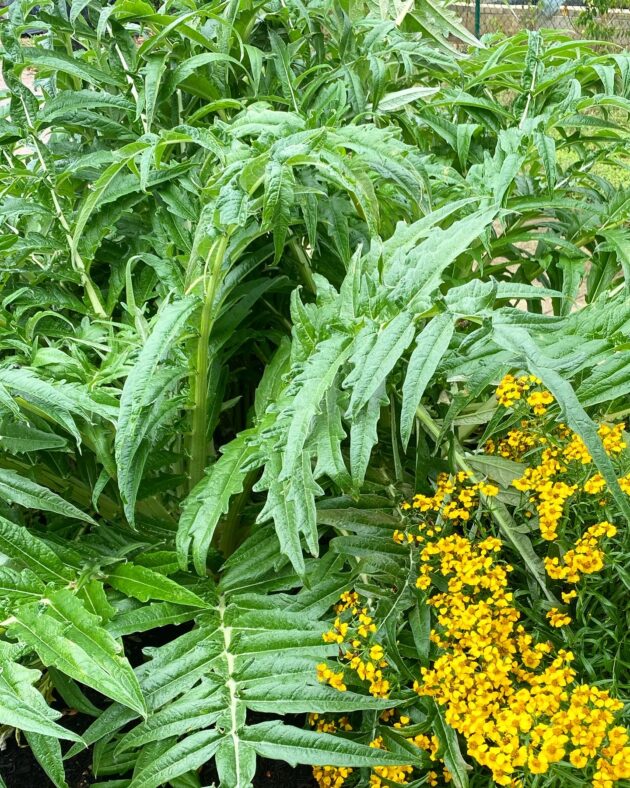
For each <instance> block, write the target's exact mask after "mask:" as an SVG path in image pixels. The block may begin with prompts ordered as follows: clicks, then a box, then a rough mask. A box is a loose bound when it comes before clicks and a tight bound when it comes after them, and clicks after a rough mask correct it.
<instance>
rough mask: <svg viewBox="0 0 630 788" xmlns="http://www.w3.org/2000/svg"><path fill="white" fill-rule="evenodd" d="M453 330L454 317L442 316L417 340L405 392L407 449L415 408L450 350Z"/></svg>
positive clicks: (403, 425) (402, 429) (404, 437)
mask: <svg viewBox="0 0 630 788" xmlns="http://www.w3.org/2000/svg"><path fill="white" fill-rule="evenodd" d="M454 330H455V322H454V320H453V315H451V314H450V313H449V312H443V313H442V314H441V315H438V316H437V317H434V318H433V320H431V322H430V323H428V324H427V325H426V326H425V327H424V329H423V330H422V331H421V332H420V333H419V334H418V336H417V337H416V347H415V348H414V351H413V353H412V354H411V358H410V359H409V364H408V366H407V374H406V375H405V380H404V383H403V389H402V408H401V410H400V436H401V438H402V443H403V448H404V449H406V448H407V445H408V443H409V438H410V437H411V430H412V428H413V422H414V419H415V416H416V408H417V407H418V405H419V404H420V401H421V400H422V395H423V394H424V391H425V389H426V387H427V386H428V384H429V383H430V382H431V378H432V377H433V375H434V374H435V370H436V369H437V367H438V364H439V363H440V361H441V360H442V356H443V355H444V354H445V353H446V351H447V350H448V345H449V342H450V341H451V337H452V336H453V332H454Z"/></svg>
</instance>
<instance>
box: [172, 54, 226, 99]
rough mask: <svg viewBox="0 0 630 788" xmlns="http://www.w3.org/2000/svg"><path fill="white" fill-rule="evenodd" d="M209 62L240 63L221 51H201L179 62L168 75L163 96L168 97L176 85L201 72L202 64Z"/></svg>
mask: <svg viewBox="0 0 630 788" xmlns="http://www.w3.org/2000/svg"><path fill="white" fill-rule="evenodd" d="M210 63H232V64H233V65H235V66H240V65H241V64H240V63H239V61H238V60H235V59H234V58H233V57H230V56H229V55H225V54H223V53H222V52H203V53H202V54H200V55H194V56H193V57H190V58H188V59H186V60H183V61H182V62H181V63H179V64H178V65H177V68H175V69H174V70H173V71H172V73H171V74H170V75H169V77H168V80H167V82H166V86H165V95H164V97H165V98H168V96H170V95H171V94H172V93H173V92H174V91H175V89H176V88H177V86H178V85H179V84H181V83H182V82H183V81H184V80H186V79H188V77H190V76H192V75H193V74H201V73H202V72H201V69H202V68H203V66H207V65H209V64H210Z"/></svg>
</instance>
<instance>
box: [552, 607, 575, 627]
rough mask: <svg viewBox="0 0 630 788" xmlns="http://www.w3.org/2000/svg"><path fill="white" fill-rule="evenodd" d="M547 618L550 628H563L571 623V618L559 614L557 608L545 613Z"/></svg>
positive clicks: (564, 614)
mask: <svg viewBox="0 0 630 788" xmlns="http://www.w3.org/2000/svg"><path fill="white" fill-rule="evenodd" d="M547 618H548V619H549V623H550V624H551V626H552V627H565V626H567V624H570V623H571V616H567V615H566V613H561V612H560V611H559V610H558V608H557V607H552V608H551V610H550V611H549V612H548V613H547Z"/></svg>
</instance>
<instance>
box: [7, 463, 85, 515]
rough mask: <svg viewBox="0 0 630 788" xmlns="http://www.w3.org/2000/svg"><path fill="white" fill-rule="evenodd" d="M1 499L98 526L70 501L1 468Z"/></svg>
mask: <svg viewBox="0 0 630 788" xmlns="http://www.w3.org/2000/svg"><path fill="white" fill-rule="evenodd" d="M0 498H3V499H4V500H5V501H8V502H9V503H17V504H18V505H19V506H25V507H26V508H28V509H39V510H42V511H44V512H53V513H54V514H59V515H62V516H64V517H70V518H72V519H74V520H82V521H83V522H84V523H92V524H93V525H95V524H96V523H95V522H94V520H93V519H92V518H91V517H90V515H89V514H85V513H84V512H82V511H81V510H80V509H77V507H76V506H73V505H72V504H71V503H68V501H64V499H63V498H62V497H61V496H60V495H57V493H54V492H52V491H51V490H48V489H47V488H46V487H42V486H41V485H40V484H37V483H36V482H32V481H31V480H30V479H25V478H24V477H23V476H20V475H19V474H18V473H16V472H15V471H9V470H5V469H3V468H0Z"/></svg>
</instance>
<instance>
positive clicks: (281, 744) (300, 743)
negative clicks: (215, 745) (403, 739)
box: [241, 721, 421, 767]
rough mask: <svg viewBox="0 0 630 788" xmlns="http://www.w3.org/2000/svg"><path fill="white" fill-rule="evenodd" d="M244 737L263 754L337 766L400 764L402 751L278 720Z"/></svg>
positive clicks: (249, 729)
mask: <svg viewBox="0 0 630 788" xmlns="http://www.w3.org/2000/svg"><path fill="white" fill-rule="evenodd" d="M241 740H242V741H244V742H247V743H248V744H251V746H252V747H253V748H254V749H255V750H256V752H257V753H258V755H260V756H261V757H263V758H273V759H276V760H284V761H287V762H288V763H290V764H296V763H308V764H312V765H313V766H326V765H327V764H330V763H334V764H335V765H336V766H354V767H362V766H368V767H373V766H379V765H381V766H385V765H387V764H398V765H400V755H396V754H394V753H390V752H386V751H385V750H379V749H376V748H374V747H368V746H367V745H366V744H359V743H358V742H355V741H351V740H350V739H343V738H341V737H340V736H333V735H332V734H330V733H316V732H315V731H304V730H301V729H300V728H295V727H293V726H292V725H284V724H283V723H281V722H278V721H275V722H274V721H272V722H261V723H258V724H257V725H250V726H248V727H246V728H244V729H243V731H242V733H241ZM420 760H421V754H420V751H419V761H420ZM406 762H408V761H406Z"/></svg>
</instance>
